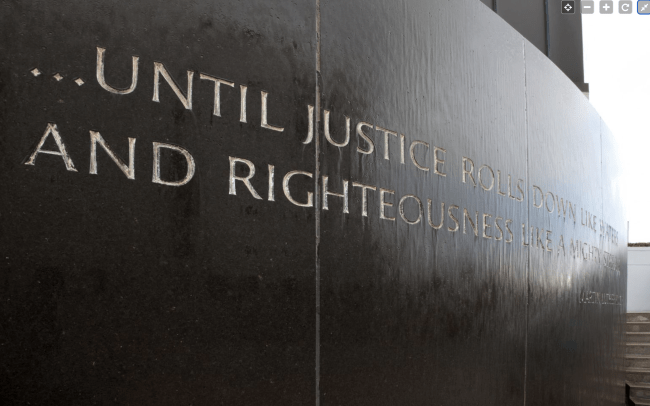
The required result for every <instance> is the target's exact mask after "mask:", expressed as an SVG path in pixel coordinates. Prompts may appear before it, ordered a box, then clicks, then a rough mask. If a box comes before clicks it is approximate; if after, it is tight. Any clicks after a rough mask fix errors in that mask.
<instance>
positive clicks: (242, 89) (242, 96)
mask: <svg viewBox="0 0 650 406" xmlns="http://www.w3.org/2000/svg"><path fill="white" fill-rule="evenodd" d="M247 93H248V87H246V86H244V85H239V122H240V123H245V122H246V94H247Z"/></svg>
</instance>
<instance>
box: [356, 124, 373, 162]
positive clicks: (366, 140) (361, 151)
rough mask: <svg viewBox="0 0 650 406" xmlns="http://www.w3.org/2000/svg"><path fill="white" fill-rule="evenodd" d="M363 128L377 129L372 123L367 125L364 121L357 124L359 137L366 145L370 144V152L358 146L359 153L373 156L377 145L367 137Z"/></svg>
mask: <svg viewBox="0 0 650 406" xmlns="http://www.w3.org/2000/svg"><path fill="white" fill-rule="evenodd" d="M363 127H370V128H375V126H374V125H372V124H370V123H365V122H363V121H361V122H359V123H358V124H357V135H358V136H359V137H361V138H363V140H364V141H365V142H366V144H368V150H364V149H361V147H359V146H357V152H360V153H362V154H372V153H373V151H374V150H375V143H374V142H372V140H371V139H370V137H368V135H366V133H364V132H363Z"/></svg>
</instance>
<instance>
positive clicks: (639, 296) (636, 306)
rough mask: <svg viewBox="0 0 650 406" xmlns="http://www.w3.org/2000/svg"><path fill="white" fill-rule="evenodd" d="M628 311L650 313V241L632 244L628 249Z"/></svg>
mask: <svg viewBox="0 0 650 406" xmlns="http://www.w3.org/2000/svg"><path fill="white" fill-rule="evenodd" d="M635 245H637V246H635ZM642 245H645V246H642ZM627 312H628V313H650V244H648V243H643V244H631V245H630V246H629V247H628V250H627Z"/></svg>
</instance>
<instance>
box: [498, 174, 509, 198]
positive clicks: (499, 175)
mask: <svg viewBox="0 0 650 406" xmlns="http://www.w3.org/2000/svg"><path fill="white" fill-rule="evenodd" d="M509 191H510V175H508V192H509ZM497 193H498V194H500V195H501V196H505V195H506V193H505V192H502V191H501V171H499V170H497Z"/></svg>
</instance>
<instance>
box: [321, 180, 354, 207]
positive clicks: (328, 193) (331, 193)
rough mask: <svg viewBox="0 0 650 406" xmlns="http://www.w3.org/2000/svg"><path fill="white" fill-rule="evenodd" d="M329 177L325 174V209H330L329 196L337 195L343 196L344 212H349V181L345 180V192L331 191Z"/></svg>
mask: <svg viewBox="0 0 650 406" xmlns="http://www.w3.org/2000/svg"><path fill="white" fill-rule="evenodd" d="M328 181H329V178H328V177H327V176H323V210H329V208H328V206H327V196H336V197H342V198H343V213H349V212H350V211H349V210H348V181H347V180H345V179H344V180H343V194H339V193H334V192H330V191H329V190H328V188H327V185H328Z"/></svg>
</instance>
